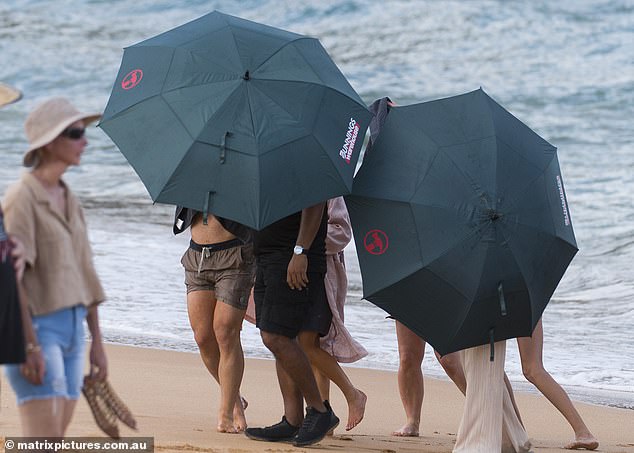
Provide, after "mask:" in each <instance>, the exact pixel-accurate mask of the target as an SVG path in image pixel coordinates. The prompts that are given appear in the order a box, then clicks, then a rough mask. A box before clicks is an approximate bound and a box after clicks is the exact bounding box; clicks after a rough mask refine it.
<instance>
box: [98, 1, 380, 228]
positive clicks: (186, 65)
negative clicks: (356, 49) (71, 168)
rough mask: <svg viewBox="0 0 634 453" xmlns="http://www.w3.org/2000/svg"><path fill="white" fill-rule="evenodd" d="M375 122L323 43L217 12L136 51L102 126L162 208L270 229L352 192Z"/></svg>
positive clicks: (130, 51)
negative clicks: (171, 206) (367, 133)
mask: <svg viewBox="0 0 634 453" xmlns="http://www.w3.org/2000/svg"><path fill="white" fill-rule="evenodd" d="M370 117H371V115H370V113H369V111H368V110H367V107H366V106H365V104H364V103H363V101H362V100H361V99H360V97H359V96H358V94H357V93H356V92H355V91H354V89H353V88H352V87H351V86H350V84H349V83H348V81H347V80H346V79H345V77H344V76H343V74H342V73H341V72H340V71H339V69H338V68H337V66H336V65H335V63H334V62H333V61H332V59H331V58H330V57H329V56H328V54H327V52H326V51H325V50H324V48H323V47H322V46H321V44H320V43H319V41H318V40H317V39H315V38H310V37H306V36H302V35H299V34H296V33H291V32H288V31H285V30H280V29H277V28H273V27H270V26H267V25H263V24H259V23H255V22H251V21H248V20H244V19H240V18H237V17H233V16H230V15H226V14H223V13H220V12H212V13H210V14H207V15H205V16H203V17H200V18H198V19H196V20H194V21H192V22H189V23H187V24H185V25H182V26H180V27H177V28H175V29H173V30H169V31H167V32H165V33H162V34H160V35H158V36H155V37H153V38H150V39H148V40H145V41H142V42H140V43H138V44H135V45H133V46H131V47H128V48H126V49H125V51H124V54H123V61H122V63H121V68H120V69H119V74H118V75H117V79H116V82H115V85H114V88H113V90H112V93H111V95H110V99H109V101H108V105H107V107H106V109H105V112H104V115H103V118H102V120H101V123H100V126H101V127H102V128H103V129H104V131H105V132H106V133H107V134H108V135H109V136H110V137H111V138H112V140H113V141H114V142H115V143H116V144H117V146H118V147H119V149H120V150H121V152H122V153H123V154H124V156H125V157H126V158H127V159H128V161H129V162H130V164H131V165H132V167H133V168H134V169H135V170H136V172H137V173H138V175H139V176H140V178H141V180H142V181H143V183H144V184H145V186H146V188H147V190H148V192H149V193H150V196H151V197H152V199H153V200H154V201H155V202H161V203H167V204H175V205H181V206H185V207H188V208H192V209H195V210H198V211H201V212H203V213H204V212H211V213H214V214H217V215H219V216H221V217H226V218H229V219H232V220H235V221H238V222H241V223H243V224H245V225H249V226H251V227H253V228H256V229H261V228H263V227H265V226H266V225H268V224H270V223H272V222H274V221H276V220H278V219H281V218H283V217H285V216H287V215H290V214H292V213H294V212H297V211H299V210H301V209H302V208H304V207H307V206H310V205H313V204H316V203H318V202H321V201H325V200H326V199H328V198H332V197H335V196H338V195H343V194H346V193H350V190H351V188H352V176H353V173H354V169H355V165H356V162H357V159H358V156H359V150H360V148H361V145H362V142H363V136H364V134H365V131H366V128H367V126H368V123H369V119H370Z"/></svg>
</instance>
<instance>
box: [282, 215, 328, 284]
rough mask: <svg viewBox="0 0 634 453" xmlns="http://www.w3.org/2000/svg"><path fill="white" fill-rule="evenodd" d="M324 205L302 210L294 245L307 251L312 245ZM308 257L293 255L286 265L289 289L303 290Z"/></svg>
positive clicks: (306, 276) (306, 277)
mask: <svg viewBox="0 0 634 453" xmlns="http://www.w3.org/2000/svg"><path fill="white" fill-rule="evenodd" d="M324 206H325V203H319V204H316V205H314V206H311V207H310V208H306V209H303V210H302V220H301V222H300V224H299V234H298V235H297V241H296V243H295V245H301V246H302V247H303V248H304V250H308V249H309V248H310V246H311V245H313V240H314V239H315V236H316V235H317V231H319V226H320V224H321V218H322V216H323V215H324ZM307 270H308V256H306V254H301V255H295V254H293V256H292V258H291V261H290V262H289V263H288V268H287V272H286V282H287V283H288V286H290V288H291V289H302V288H305V287H306V285H307V283H308V275H307V273H306V271H307Z"/></svg>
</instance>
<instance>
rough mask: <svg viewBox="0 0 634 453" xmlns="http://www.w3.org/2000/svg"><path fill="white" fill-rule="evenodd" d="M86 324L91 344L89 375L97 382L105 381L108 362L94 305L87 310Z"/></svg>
mask: <svg viewBox="0 0 634 453" xmlns="http://www.w3.org/2000/svg"><path fill="white" fill-rule="evenodd" d="M86 322H87V323H88V330H89V331H90V336H91V337H92V343H91V344H90V375H91V376H92V377H93V378H96V379H98V380H102V379H106V377H108V361H107V359H106V351H105V350H104V347H103V341H102V339H101V329H100V328H99V311H98V307H97V305H96V304H95V305H92V306H91V307H90V308H89V309H88V316H87V317H86Z"/></svg>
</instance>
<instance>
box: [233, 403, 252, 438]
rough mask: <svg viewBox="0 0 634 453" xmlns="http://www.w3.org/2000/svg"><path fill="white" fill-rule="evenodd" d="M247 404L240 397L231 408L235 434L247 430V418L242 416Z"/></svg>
mask: <svg viewBox="0 0 634 453" xmlns="http://www.w3.org/2000/svg"><path fill="white" fill-rule="evenodd" d="M248 405H249V403H248V402H247V400H245V399H244V398H242V397H239V398H238V400H237V401H236V404H235V406H234V407H233V427H234V428H235V430H236V432H238V433H241V432H243V431H244V430H245V429H247V418H246V416H245V415H244V410H245V409H246V408H247V406H248Z"/></svg>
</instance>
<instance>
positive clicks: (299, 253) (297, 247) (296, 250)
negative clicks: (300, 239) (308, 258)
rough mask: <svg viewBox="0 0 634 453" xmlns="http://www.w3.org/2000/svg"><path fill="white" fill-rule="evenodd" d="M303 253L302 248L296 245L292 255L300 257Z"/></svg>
mask: <svg viewBox="0 0 634 453" xmlns="http://www.w3.org/2000/svg"><path fill="white" fill-rule="evenodd" d="M303 252H304V248H303V247H301V246H299V245H296V246H295V248H294V249H293V253H294V254H295V255H301V254H302V253H303Z"/></svg>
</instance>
